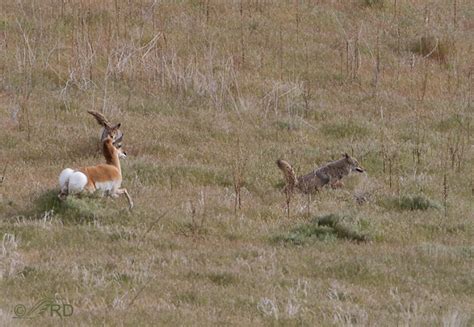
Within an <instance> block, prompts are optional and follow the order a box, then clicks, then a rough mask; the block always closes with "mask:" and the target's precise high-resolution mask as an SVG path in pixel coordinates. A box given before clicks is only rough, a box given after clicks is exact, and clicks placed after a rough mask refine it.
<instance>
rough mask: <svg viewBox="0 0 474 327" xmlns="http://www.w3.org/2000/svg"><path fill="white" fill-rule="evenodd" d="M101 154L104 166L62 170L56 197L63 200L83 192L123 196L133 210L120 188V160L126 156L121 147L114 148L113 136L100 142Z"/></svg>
mask: <svg viewBox="0 0 474 327" xmlns="http://www.w3.org/2000/svg"><path fill="white" fill-rule="evenodd" d="M102 153H103V154H104V157H105V161H106V163H105V164H99V165H96V166H89V167H85V168H81V169H78V170H72V169H71V168H66V169H64V170H63V171H62V172H61V174H60V175H59V186H60V188H61V191H60V193H59V195H58V197H59V198H60V199H64V198H65V197H67V196H68V195H69V194H78V193H82V192H83V191H86V192H94V191H96V190H99V191H101V193H102V194H104V195H110V196H111V197H114V198H116V197H118V196H119V195H121V194H125V196H126V197H127V200H128V204H129V208H130V209H132V208H133V201H132V198H131V197H130V195H129V194H128V192H127V190H126V189H125V188H120V185H121V183H122V170H121V168H120V160H119V159H120V158H125V157H126V156H127V154H126V153H125V152H124V151H123V150H122V148H121V147H119V148H116V147H115V146H114V144H113V135H107V137H106V138H105V140H104V141H103V142H102Z"/></svg>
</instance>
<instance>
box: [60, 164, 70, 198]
mask: <svg viewBox="0 0 474 327" xmlns="http://www.w3.org/2000/svg"><path fill="white" fill-rule="evenodd" d="M73 173H74V170H72V169H71V168H66V169H64V170H63V171H62V172H61V174H60V175H59V188H60V191H59V194H58V198H59V199H60V200H64V199H66V197H67V196H68V194H69V179H70V177H71V175H72V174H73Z"/></svg>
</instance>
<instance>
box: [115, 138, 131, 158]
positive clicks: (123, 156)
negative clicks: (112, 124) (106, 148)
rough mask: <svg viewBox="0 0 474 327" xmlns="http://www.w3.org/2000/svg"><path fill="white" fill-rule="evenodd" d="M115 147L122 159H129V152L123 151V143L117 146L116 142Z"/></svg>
mask: <svg viewBox="0 0 474 327" xmlns="http://www.w3.org/2000/svg"><path fill="white" fill-rule="evenodd" d="M112 144H113V145H114V147H115V149H116V150H117V153H118V156H119V158H120V159H125V158H127V152H125V151H123V149H122V143H120V144H118V145H116V144H115V142H112Z"/></svg>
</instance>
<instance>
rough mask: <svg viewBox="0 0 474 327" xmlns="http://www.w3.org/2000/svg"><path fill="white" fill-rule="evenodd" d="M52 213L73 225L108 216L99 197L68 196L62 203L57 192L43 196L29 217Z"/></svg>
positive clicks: (53, 191) (36, 202)
mask: <svg viewBox="0 0 474 327" xmlns="http://www.w3.org/2000/svg"><path fill="white" fill-rule="evenodd" d="M45 212H52V213H54V215H55V216H59V217H61V218H62V220H63V221H67V222H72V223H88V222H91V221H93V220H95V219H96V218H98V217H102V216H105V215H106V210H105V208H103V206H102V205H101V203H100V201H99V198H98V196H97V195H94V194H92V195H80V196H68V197H67V198H66V199H65V200H63V201H61V200H59V198H58V194H57V192H56V191H55V190H51V191H48V192H46V193H44V194H42V195H41V196H40V197H39V198H38V199H36V201H35V206H34V209H33V212H31V213H30V214H29V216H41V215H43V214H44V213H45Z"/></svg>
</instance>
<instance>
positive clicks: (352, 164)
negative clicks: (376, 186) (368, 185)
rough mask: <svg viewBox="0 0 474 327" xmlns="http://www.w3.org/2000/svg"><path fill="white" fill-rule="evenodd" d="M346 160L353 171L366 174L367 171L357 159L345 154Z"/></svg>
mask: <svg viewBox="0 0 474 327" xmlns="http://www.w3.org/2000/svg"><path fill="white" fill-rule="evenodd" d="M344 159H345V160H346V162H347V163H348V164H349V166H350V168H351V171H357V172H359V173H363V172H365V169H364V168H362V167H361V165H360V164H359V162H358V161H357V159H356V158H353V157H351V156H350V155H348V154H347V153H344Z"/></svg>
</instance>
